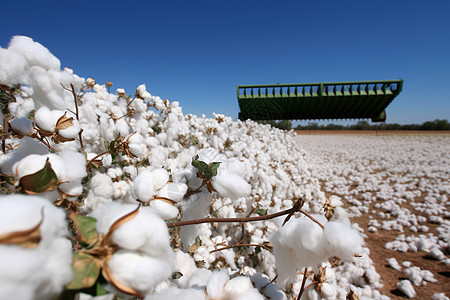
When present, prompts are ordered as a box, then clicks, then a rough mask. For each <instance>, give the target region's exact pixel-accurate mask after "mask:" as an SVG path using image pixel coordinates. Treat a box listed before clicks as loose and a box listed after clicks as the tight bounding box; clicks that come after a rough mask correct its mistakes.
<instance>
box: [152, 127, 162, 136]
mask: <svg viewBox="0 0 450 300" xmlns="http://www.w3.org/2000/svg"><path fill="white" fill-rule="evenodd" d="M152 130H153V131H154V132H155V133H156V134H158V133H161V129H159V127H158V126H156V125H155V126H153V127H152Z"/></svg>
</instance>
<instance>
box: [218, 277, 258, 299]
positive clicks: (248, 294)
mask: <svg viewBox="0 0 450 300" xmlns="http://www.w3.org/2000/svg"><path fill="white" fill-rule="evenodd" d="M223 294H224V296H223V298H222V299H223V300H234V299H247V300H253V299H255V300H256V299H258V300H259V299H260V300H263V299H264V298H263V296H262V295H261V294H260V293H259V292H258V291H257V290H256V289H255V288H254V287H253V285H252V283H251V281H250V278H248V277H245V276H238V277H235V278H233V279H231V280H229V281H228V282H227V283H226V284H225V286H224V287H223Z"/></svg>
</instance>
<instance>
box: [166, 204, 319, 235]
mask: <svg viewBox="0 0 450 300" xmlns="http://www.w3.org/2000/svg"><path fill="white" fill-rule="evenodd" d="M302 205H303V199H301V198H300V199H298V200H297V202H295V204H294V206H293V207H292V208H290V209H287V210H283V211H280V212H277V213H273V214H270V215H265V216H258V217H243V218H210V217H207V218H203V219H195V220H189V221H180V222H174V223H167V227H169V228H173V227H179V226H186V225H196V224H203V223H240V222H254V221H264V220H270V219H273V218H277V217H281V216H284V215H288V217H287V219H289V218H290V216H292V215H293V214H294V213H296V212H300V213H302V214H304V215H305V216H307V217H308V218H310V219H311V220H312V221H313V222H315V223H317V224H318V225H319V226H320V227H321V228H322V229H323V228H324V227H323V225H322V224H321V223H320V222H319V221H317V220H316V219H314V218H313V217H312V216H311V215H309V214H308V213H306V212H304V211H303V210H301V207H302Z"/></svg>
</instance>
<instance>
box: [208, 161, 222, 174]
mask: <svg viewBox="0 0 450 300" xmlns="http://www.w3.org/2000/svg"><path fill="white" fill-rule="evenodd" d="M220 164H221V162H212V163H211V164H210V165H209V169H210V170H211V172H212V174H213V176H216V175H217V169H218V168H219V166H220Z"/></svg>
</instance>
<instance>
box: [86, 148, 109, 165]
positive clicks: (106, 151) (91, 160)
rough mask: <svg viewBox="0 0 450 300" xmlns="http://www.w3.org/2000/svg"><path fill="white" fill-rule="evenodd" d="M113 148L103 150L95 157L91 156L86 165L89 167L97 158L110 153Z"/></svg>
mask: <svg viewBox="0 0 450 300" xmlns="http://www.w3.org/2000/svg"><path fill="white" fill-rule="evenodd" d="M110 151H111V150H105V151H103V152H102V153H100V154H97V155H96V156H94V157H93V158H91V159H90V160H89V161H88V162H87V163H86V167H89V165H90V164H91V163H92V162H93V161H94V160H96V159H97V158H99V157H100V156H102V155H104V154H106V153H109V152H110Z"/></svg>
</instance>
